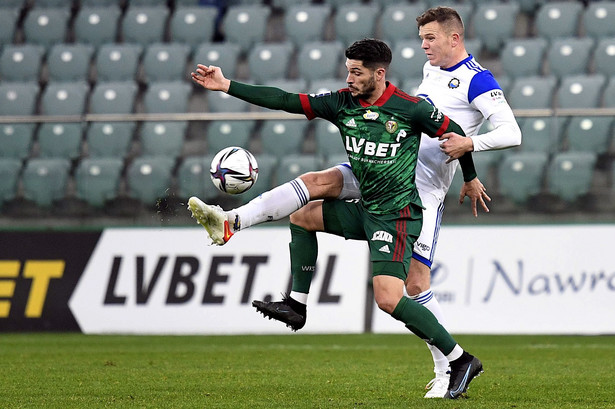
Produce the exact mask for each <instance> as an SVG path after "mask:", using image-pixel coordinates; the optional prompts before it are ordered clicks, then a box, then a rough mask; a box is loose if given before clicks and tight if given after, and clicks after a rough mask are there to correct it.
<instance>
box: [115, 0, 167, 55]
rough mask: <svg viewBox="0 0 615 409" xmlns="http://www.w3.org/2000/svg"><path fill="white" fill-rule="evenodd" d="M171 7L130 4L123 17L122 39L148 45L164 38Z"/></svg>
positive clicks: (126, 41)
mask: <svg viewBox="0 0 615 409" xmlns="http://www.w3.org/2000/svg"><path fill="white" fill-rule="evenodd" d="M168 16H169V9H168V8H167V7H166V5H164V6H147V7H146V6H133V5H130V6H129V7H128V8H127V9H126V12H125V13H124V16H123V17H122V21H121V27H122V39H123V40H124V42H125V43H135V44H140V45H142V46H144V47H145V46H147V45H149V44H152V43H159V42H162V41H163V40H164V34H165V30H166V23H167V18H168Z"/></svg>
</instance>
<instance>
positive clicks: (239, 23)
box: [222, 4, 271, 53]
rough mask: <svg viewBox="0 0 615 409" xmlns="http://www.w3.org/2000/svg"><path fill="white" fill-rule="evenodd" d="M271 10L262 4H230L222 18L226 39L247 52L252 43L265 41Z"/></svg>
mask: <svg viewBox="0 0 615 409" xmlns="http://www.w3.org/2000/svg"><path fill="white" fill-rule="evenodd" d="M270 13H271V10H270V9H269V7H267V6H265V5H262V4H252V5H243V4H240V5H234V6H230V7H229V8H228V9H227V11H226V14H225V15H224V17H223V18H222V30H223V31H224V34H225V36H226V41H230V42H231V43H235V44H238V45H239V48H240V50H241V52H243V53H245V52H247V51H248V50H249V49H250V48H251V47H252V45H254V44H255V43H259V42H264V41H265V35H266V32H267V22H268V20H269V15H270Z"/></svg>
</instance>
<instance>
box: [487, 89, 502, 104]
mask: <svg viewBox="0 0 615 409" xmlns="http://www.w3.org/2000/svg"><path fill="white" fill-rule="evenodd" d="M489 96H490V97H491V100H492V101H493V102H503V101H504V92H502V90H501V89H494V90H492V91H491V92H489Z"/></svg>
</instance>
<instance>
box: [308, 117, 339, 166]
mask: <svg viewBox="0 0 615 409" xmlns="http://www.w3.org/2000/svg"><path fill="white" fill-rule="evenodd" d="M314 138H315V139H316V154H317V155H318V156H320V157H321V158H323V159H328V158H329V157H331V156H337V155H346V149H344V142H343V141H342V138H341V136H340V130H339V129H338V128H337V126H335V125H333V124H332V123H331V122H329V121H325V120H324V119H318V120H317V121H316V124H315V126H314Z"/></svg>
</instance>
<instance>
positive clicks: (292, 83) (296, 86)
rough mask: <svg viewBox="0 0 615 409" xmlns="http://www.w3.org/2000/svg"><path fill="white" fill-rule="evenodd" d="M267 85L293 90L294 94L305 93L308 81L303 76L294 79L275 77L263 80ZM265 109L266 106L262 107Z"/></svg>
mask: <svg viewBox="0 0 615 409" xmlns="http://www.w3.org/2000/svg"><path fill="white" fill-rule="evenodd" d="M264 85H266V86H268V87H275V88H280V89H283V90H284V91H288V92H294V93H296V94H299V93H306V92H307V90H308V82H307V81H306V80H305V79H303V78H298V79H294V80H289V79H286V78H284V79H276V80H269V81H265V84H264ZM262 109H264V110H266V109H267V108H262Z"/></svg>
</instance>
